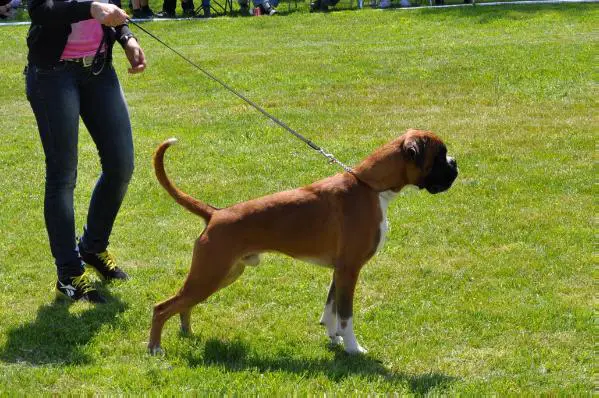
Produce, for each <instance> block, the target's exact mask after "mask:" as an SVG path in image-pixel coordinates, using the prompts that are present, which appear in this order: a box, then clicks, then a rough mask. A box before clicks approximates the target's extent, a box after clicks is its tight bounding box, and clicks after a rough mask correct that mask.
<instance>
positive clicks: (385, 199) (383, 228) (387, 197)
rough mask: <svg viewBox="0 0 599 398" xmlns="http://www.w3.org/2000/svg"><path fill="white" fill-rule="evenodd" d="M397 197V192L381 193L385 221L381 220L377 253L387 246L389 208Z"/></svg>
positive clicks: (380, 198)
mask: <svg viewBox="0 0 599 398" xmlns="http://www.w3.org/2000/svg"><path fill="white" fill-rule="evenodd" d="M395 196H397V192H393V191H383V192H381V193H379V206H380V208H381V213H382V216H383V219H382V220H381V224H380V225H379V244H378V245H377V246H376V251H377V252H378V251H379V250H381V249H382V248H383V245H384V244H385V239H386V238H387V231H389V220H388V219H387V208H388V207H389V203H391V201H392V200H393V198H395Z"/></svg>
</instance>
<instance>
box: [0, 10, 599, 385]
mask: <svg viewBox="0 0 599 398" xmlns="http://www.w3.org/2000/svg"><path fill="white" fill-rule="evenodd" d="M598 18H599V8H598V7H597V6H596V5H593V4H586V5H562V6H510V7H501V8H491V7H470V8H460V9H437V10H425V9H422V10H412V11H397V10H396V11H380V10H370V9H367V10H361V11H355V10H354V11H341V12H333V13H329V14H308V13H302V12H296V13H292V14H291V15H287V16H280V17H275V18H266V17H264V18H215V19H212V20H194V21H178V22H163V23H147V24H145V25H144V27H146V28H147V29H150V30H151V31H152V32H154V33H155V34H156V35H158V36H159V37H161V38H162V39H164V40H165V41H167V42H168V43H169V44H171V45H172V46H174V47H175V48H177V49H178V50H180V51H181V52H183V53H185V54H186V55H187V56H189V57H190V58H192V59H193V60H195V61H197V62H199V63H200V64H201V65H203V66H204V67H206V68H207V69H209V70H211V71H212V72H213V73H215V74H216V75H218V76H219V77H221V78H222V79H223V80H225V81H226V82H228V83H229V84H231V85H232V86H233V87H235V88H237V89H239V90H240V91H242V92H244V93H245V94H246V95H248V96H249V97H250V98H252V99H253V100H254V101H256V102H257V103H259V104H261V105H263V106H264V107H265V108H266V109H267V110H269V111H270V112H272V113H273V114H274V115H276V116H277V117H279V118H281V119H282V120H284V121H285V122H286V123H288V124H289V125H290V126H292V127H294V128H295V129H297V130H298V131H299V132H300V133H302V134H305V135H307V136H308V137H310V138H311V139H313V140H314V141H315V142H317V143H318V144H320V145H322V146H323V147H324V148H325V149H327V150H328V151H331V152H333V153H335V155H336V156H337V157H338V158H339V159H341V160H342V161H344V162H346V163H348V164H356V163H357V162H359V161H360V160H361V159H362V158H363V157H365V156H366V155H367V154H369V153H370V152H371V151H372V150H373V149H374V148H376V147H377V146H379V145H381V144H382V143H385V142H387V141H388V140H390V139H392V138H394V137H396V136H397V135H398V134H400V133H402V132H403V131H404V130H406V129H407V128H410V127H416V128H424V129H430V130H433V131H435V132H436V133H437V134H439V135H440V136H441V137H442V138H443V139H444V140H445V142H446V143H447V146H448V148H449V152H450V153H451V154H452V155H454V156H455V157H456V159H457V161H458V164H459V167H460V173H461V174H460V176H459V177H458V180H457V181H456V183H455V184H454V186H453V188H451V189H450V190H449V191H447V192H446V193H443V194H440V195H435V196H433V195H429V194H428V193H426V192H420V191H416V190H407V191H405V192H404V193H403V194H402V195H400V196H399V197H398V198H397V199H396V200H395V201H394V202H393V203H392V204H391V206H390V209H389V217H390V223H391V231H390V234H389V236H388V239H387V243H386V246H385V248H384V250H383V251H382V252H380V253H379V254H378V255H377V256H376V257H375V258H373V259H372V260H371V261H370V263H369V264H368V265H367V266H366V267H365V268H364V270H363V271H362V274H361V278H360V281H359V285H358V289H357V295H356V302H355V328H356V334H357V336H358V339H359V341H360V342H361V344H362V345H363V346H364V347H366V348H367V349H368V350H369V353H368V354H367V355H365V356H348V355H345V354H344V353H343V352H342V351H341V350H339V349H331V348H329V347H328V346H327V340H328V339H327V338H326V336H325V331H324V329H323V328H322V327H321V326H320V325H318V319H319V316H320V313H321V310H322V307H323V305H324V301H325V298H326V293H327V289H328V283H329V280H330V274H331V272H330V270H327V269H325V268H319V267H315V266H312V265H307V264H304V263H301V262H300V261H296V260H293V259H289V258H286V257H284V256H281V255H276V254H269V255H266V256H265V257H264V258H263V262H262V265H261V266H260V267H259V268H256V269H253V268H252V269H248V270H246V273H245V275H244V276H243V277H242V278H241V279H240V280H239V281H238V282H236V283H235V284H233V285H232V286H231V287H229V288H227V289H226V290H224V291H222V292H219V293H218V294H216V295H214V296H213V297H211V298H210V299H209V300H208V302H207V303H205V304H202V305H199V306H198V307H196V309H195V310H194V312H193V315H192V322H193V327H194V330H195V335H194V336H192V337H182V336H180V335H179V332H178V327H179V322H178V317H177V318H173V319H171V320H170V321H169V322H168V323H167V324H166V327H165V329H164V333H163V347H164V348H165V350H166V354H165V355H164V356H162V357H152V356H149V355H148V354H147V353H146V349H145V346H146V342H147V338H148V330H149V326H150V317H151V310H152V306H153V305H154V304H155V303H157V302H159V301H162V300H164V299H166V298H168V297H170V296H171V295H172V294H173V293H175V291H176V290H177V289H178V288H179V287H180V286H181V283H182V281H183V279H184V277H185V275H186V274H187V270H188V265H189V261H190V258H191V248H192V244H193V242H194V240H195V238H196V237H197V236H198V235H199V233H200V232H201V230H202V228H203V223H202V221H201V220H200V219H199V218H197V217H196V216H193V215H191V214H190V213H188V212H186V211H185V210H184V209H182V208H181V207H180V206H178V205H177V204H175V203H174V202H173V201H172V199H171V198H170V197H169V196H168V195H167V194H166V193H165V192H164V190H163V189H162V188H160V187H159V185H158V183H157V182H156V180H155V178H154V176H153V170H152V168H151V163H150V159H151V154H152V151H153V150H154V148H155V147H156V145H157V144H158V143H159V142H161V141H162V140H164V139H166V138H168V137H172V136H175V137H178V138H179V139H180V145H178V146H176V147H174V148H172V149H170V150H169V152H168V153H167V160H166V163H167V169H168V171H169V173H170V175H171V177H172V178H173V180H174V181H175V182H176V183H177V184H178V185H179V186H180V187H181V188H183V189H184V190H185V191H187V192H189V193H190V194H192V195H194V196H196V197H198V198H201V199H203V200H205V201H207V202H209V203H211V204H213V205H215V206H220V207H222V206H227V205H230V204H233V203H236V202H238V201H242V200H246V199H249V198H252V197H256V196H260V195H264V194H268V193H272V192H276V191H279V190H283V189H289V188H294V187H297V186H301V185H304V184H308V183H310V182H312V181H315V180H317V179H320V178H323V177H325V176H328V175H331V174H333V173H337V172H339V169H338V168H337V167H336V166H334V165H329V164H327V163H326V162H325V161H324V160H323V158H321V157H320V156H319V155H318V154H317V153H316V152H314V151H312V150H310V149H309V148H308V147H307V146H305V145H304V144H303V143H301V142H300V141H298V140H297V139H295V138H294V137H292V136H291V135H289V134H287V133H285V132H284V131H283V130H281V129H280V128H279V127H277V126H276V125H274V124H273V123H272V122H270V121H268V120H267V119H265V118H264V117H263V116H262V115H260V114H259V113H257V112H256V111H254V110H253V109H251V108H249V107H248V106H247V105H245V104H244V103H242V102H240V100H239V99H237V98H236V97H234V96H233V95H231V94H230V93H228V92H226V91H225V90H223V89H222V88H221V87H220V86H218V85H216V84H214V83H213V82H211V81H209V80H207V79H206V78H204V77H203V75H201V74H199V73H198V72H196V71H194V70H192V69H191V68H190V67H189V65H188V64H186V63H185V62H184V61H182V60H180V59H178V58H177V57H176V56H174V55H173V54H172V53H171V52H169V51H168V50H166V49H165V48H164V47H162V46H161V45H160V44H159V43H157V42H156V41H154V40H152V39H151V38H149V37H148V36H146V35H144V34H143V33H142V32H140V31H139V30H137V29H136V28H135V27H134V28H133V30H134V31H135V32H136V33H137V34H138V36H139V37H140V39H141V43H142V45H143V47H144V49H145V52H146V54H147V57H148V60H149V67H148V69H147V71H146V72H145V73H144V74H143V75H137V76H128V75H127V73H126V60H125V58H124V56H123V54H122V52H121V51H120V50H119V51H116V52H115V54H116V60H115V68H116V69H117V71H118V72H119V75H120V77H121V82H122V85H123V88H124V91H125V93H126V97H127V100H128V103H129V107H130V112H131V118H132V123H133V128H134V135H135V145H136V167H137V168H136V171H135V176H134V179H133V181H132V183H131V186H130V190H129V193H128V196H127V198H126V200H125V203H124V206H123V209H122V212H121V213H120V215H119V218H118V220H117V224H116V227H115V229H114V233H113V236H112V241H111V248H112V250H113V251H114V252H115V254H116V255H117V258H118V260H119V262H120V264H121V265H122V266H123V268H124V269H126V270H127V272H129V273H130V275H131V276H132V280H131V281H129V282H126V283H113V284H111V285H109V286H101V285H99V288H100V289H101V290H102V291H103V292H104V293H105V294H106V295H108V296H109V297H110V303H109V304H107V305H103V306H93V305H89V304H85V303H76V304H74V305H70V306H68V305H64V304H56V303H54V301H53V292H52V287H53V284H54V283H55V267H54V265H53V259H52V257H51V255H50V251H49V247H48V243H47V236H46V231H45V228H44V221H43V211H42V204H43V185H44V184H43V180H44V157H43V152H42V148H41V144H40V140H39V138H38V136H37V129H36V125H35V121H34V118H33V115H32V112H31V110H30V108H29V104H28V102H27V100H26V98H25V96H24V82H23V79H22V76H21V74H20V73H21V71H22V69H23V66H24V64H25V62H26V48H25V40H24V38H25V35H26V31H27V27H25V26H19V27H2V28H0V43H2V45H1V46H0V59H2V64H1V66H0V79H1V81H2V90H0V104H1V106H0V126H1V128H0V131H1V134H2V140H1V141H0V153H1V155H0V176H1V178H0V191H1V194H0V209H1V210H0V229H1V231H2V239H1V240H0V251H1V252H2V259H1V260H0V280H1V281H2V284H0V303H1V304H0V309H1V314H2V320H1V321H0V393H2V392H5V393H6V392H8V393H23V394H39V393H66V392H75V393H79V392H82V393H86V394H88V393H89V394H91V393H154V394H178V393H183V392H190V391H195V392H200V393H207V392H210V393H218V394H221V393H226V394H235V393H238V394H261V395H272V394H281V395H283V394H293V393H299V394H301V395H305V394H308V393H323V392H333V393H339V394H345V393H370V392H381V393H386V392H397V393H400V394H427V393H448V394H456V393H474V392H476V393H484V394H492V393H497V394H505V393H525V394H538V393H550V394H558V393H560V394H561V393H563V394H566V395H570V394H590V393H591V392H592V391H593V388H594V382H593V367H594V364H595V361H594V354H593V350H594V345H593V336H594V331H595V329H594V326H593V317H594V308H596V295H595V292H596V291H595V290H594V288H596V284H595V283H594V281H593V277H594V276H596V273H595V275H594V270H593V264H594V262H595V260H596V257H594V255H593V251H594V243H595V240H594V233H595V228H594V226H595V224H594V219H595V215H596V200H595V199H594V198H595V197H596V195H597V188H596V186H595V184H594V182H595V177H596V168H594V166H593V163H594V161H595V159H596V156H595V153H596V152H595V145H596V136H597V117H596V109H597V89H596V85H595V84H594V83H593V81H596V77H597V75H596V74H594V73H593V70H596V69H595V66H596V65H595V62H596V48H597V44H598V41H599V40H598V36H597V34H596V33H597V32H596V30H595V31H594V30H593V29H594V28H596V21H597V20H598ZM117 50H118V49H117ZM593 50H595V51H593ZM99 106H101V104H99ZM98 171H99V164H98V159H97V156H96V152H95V147H94V145H93V143H92V141H91V139H90V138H89V136H88V134H87V132H86V131H85V129H84V128H83V126H82V132H81V135H80V159H79V180H78V186H77V189H76V216H77V227H78V230H81V229H82V227H83V223H84V220H85V216H86V208H87V203H88V201H89V195H90V192H91V189H92V187H93V184H94V181H95V178H96V177H97V174H98ZM356 233H359V231H356Z"/></svg>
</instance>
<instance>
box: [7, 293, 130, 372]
mask: <svg viewBox="0 0 599 398" xmlns="http://www.w3.org/2000/svg"><path fill="white" fill-rule="evenodd" d="M102 294H103V295H104V297H106V299H107V300H108V303H106V304H102V305H93V304H88V303H77V304H76V305H77V306H89V308H87V307H86V308H82V309H81V311H79V309H77V311H76V312H72V311H70V310H71V307H72V305H73V303H72V302H68V301H63V300H56V301H54V302H52V303H50V304H44V305H42V306H41V307H40V308H39V309H38V311H37V316H36V318H35V320H34V321H32V322H29V323H26V324H23V325H21V326H19V327H16V328H14V329H12V330H9V331H8V333H7V342H6V345H5V346H4V347H2V349H1V351H0V359H2V360H3V361H6V362H12V363H28V364H32V365H45V364H76V365H81V364H87V363H90V362H91V358H90V357H89V355H86V354H85V352H84V347H85V345H86V344H87V343H89V342H90V340H91V339H92V338H93V337H94V336H95V335H96V334H97V333H98V331H99V330H100V328H101V327H102V325H104V324H108V323H111V322H112V321H113V320H114V319H115V317H116V315H117V314H119V313H121V312H123V311H125V309H126V307H127V306H126V305H125V304H124V303H123V302H122V301H121V300H120V299H118V298H115V297H113V296H111V295H110V293H108V292H106V291H102Z"/></svg>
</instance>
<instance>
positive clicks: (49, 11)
mask: <svg viewBox="0 0 599 398" xmlns="http://www.w3.org/2000/svg"><path fill="white" fill-rule="evenodd" d="M110 2H111V3H112V4H115V5H117V6H119V7H120V6H121V2H120V0H110ZM27 3H28V4H27V9H28V11H29V16H30V17H31V26H30V27H29V33H28V34H27V47H29V55H28V56H27V59H28V60H29V63H30V64H31V65H36V66H42V67H48V66H53V65H56V64H57V63H58V61H60V56H61V55H62V52H63V51H64V47H65V45H66V44H67V39H68V37H69V34H70V33H71V24H72V23H75V22H79V21H84V20H86V19H91V18H92V16H91V4H92V2H91V1H84V2H77V1H75V0H29V1H28V2H27ZM103 28H104V34H105V35H106V34H107V35H108V49H109V54H110V50H111V49H112V46H113V44H114V41H115V40H117V41H119V43H121V45H124V44H125V42H126V41H125V40H123V38H124V37H125V35H127V34H129V33H131V31H130V30H129V27H128V26H127V25H121V26H117V27H116V28H107V27H105V26H104V27H103Z"/></svg>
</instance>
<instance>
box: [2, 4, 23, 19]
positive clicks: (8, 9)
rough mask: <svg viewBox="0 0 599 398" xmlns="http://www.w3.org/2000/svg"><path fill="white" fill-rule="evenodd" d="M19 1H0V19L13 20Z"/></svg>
mask: <svg viewBox="0 0 599 398" xmlns="http://www.w3.org/2000/svg"><path fill="white" fill-rule="evenodd" d="M20 5H21V0H0V19H9V18H14V16H15V14H16V12H17V10H16V8H17V7H18V6H20Z"/></svg>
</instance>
